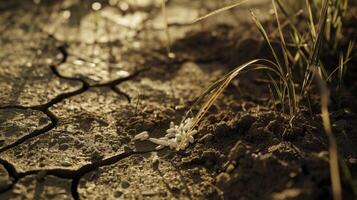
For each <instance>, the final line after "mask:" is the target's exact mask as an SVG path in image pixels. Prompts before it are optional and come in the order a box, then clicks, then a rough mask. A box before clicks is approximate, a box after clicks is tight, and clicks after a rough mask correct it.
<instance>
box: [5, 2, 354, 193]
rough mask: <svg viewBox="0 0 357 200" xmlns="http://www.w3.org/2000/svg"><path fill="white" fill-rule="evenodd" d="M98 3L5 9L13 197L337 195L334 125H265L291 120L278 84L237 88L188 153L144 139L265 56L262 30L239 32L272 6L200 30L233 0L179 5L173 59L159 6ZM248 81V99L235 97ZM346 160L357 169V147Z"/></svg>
mask: <svg viewBox="0 0 357 200" xmlns="http://www.w3.org/2000/svg"><path fill="white" fill-rule="evenodd" d="M35 2H36V1H35ZM99 2H101V3H102V9H101V10H99V11H93V10H92V9H91V8H90V7H91V5H92V3H93V2H92V1H82V2H80V1H78V0H64V1H58V2H57V1H53V2H52V1H42V2H40V4H36V3H33V2H32V1H20V0H15V1H2V2H1V3H0V10H1V12H0V23H1V24H2V26H1V27H0V35H1V36H0V37H1V38H0V44H1V47H0V48H1V49H0V91H1V95H0V199H238V197H239V198H240V199H306V198H308V199H317V198H324V197H326V196H329V195H330V190H329V181H328V180H329V174H328V162H327V155H326V140H325V138H324V135H323V133H322V132H321V131H317V130H316V128H315V129H314V127H313V126H311V128H310V126H306V127H304V129H303V130H302V128H301V130H300V129H299V130H295V131H293V132H292V133H291V134H290V135H288V136H280V135H279V134H280V132H281V131H279V130H273V132H274V131H275V132H274V133H273V132H272V130H266V129H265V128H266V127H267V126H268V125H267V124H271V123H270V122H269V119H272V118H273V119H276V120H275V122H276V124H278V123H279V120H280V118H279V117H275V116H274V114H272V113H271V112H270V111H269V110H268V109H267V108H265V107H263V106H259V104H261V103H262V102H267V97H266V96H264V95H261V94H263V93H264V91H265V93H266V90H265V89H262V88H261V87H259V84H260V83H259V81H254V79H253V80H252V79H247V80H245V79H244V78H243V79H242V81H241V82H233V84H232V85H231V86H230V87H229V88H228V90H230V91H231V92H227V93H226V94H225V95H224V96H223V97H222V99H224V101H219V102H217V104H216V105H215V106H214V107H213V108H212V109H211V110H210V114H209V116H208V117H207V119H205V120H204V121H203V122H202V125H201V126H200V128H199V134H198V138H197V140H198V142H197V143H195V144H192V145H190V147H189V148H188V149H187V150H185V151H180V152H175V151H171V150H167V149H164V150H161V151H155V150H154V148H155V146H154V145H153V144H151V143H149V142H145V141H132V139H133V137H134V136H135V134H137V133H140V132H141V131H149V133H150V136H151V137H160V136H163V135H164V132H165V130H166V128H167V127H168V126H169V123H170V121H174V122H175V123H178V122H179V121H180V120H181V119H182V116H183V115H184V114H185V112H186V111H187V110H188V109H189V107H190V105H192V103H193V102H194V99H195V98H196V97H197V96H199V94H200V93H201V92H202V91H203V89H204V88H206V87H207V86H208V85H209V84H210V83H211V82H213V81H214V80H216V79H217V78H218V77H220V76H221V75H222V74H224V73H225V72H227V71H228V70H229V68H228V67H225V66H234V65H235V64H239V63H242V62H244V61H245V60H247V59H250V58H252V57H254V56H255V52H243V53H241V54H239V55H236V56H233V58H232V55H234V54H235V53H237V52H241V51H242V49H244V47H245V46H246V45H252V46H256V47H257V52H258V51H259V49H260V47H261V42H260V41H259V40H256V39H251V38H254V35H255V36H256V35H257V34H256V33H252V32H249V31H246V32H244V31H243V32H242V33H241V32H239V31H242V30H244V29H245V28H247V26H248V25H247V23H249V22H248V21H249V20H248V19H247V17H245V16H246V15H247V13H248V10H247V8H248V7H253V8H255V9H256V12H257V14H258V15H259V16H260V17H262V18H264V17H266V15H267V14H265V13H268V12H267V11H268V10H269V7H268V6H267V5H268V4H267V1H262V0H261V1H254V2H253V3H249V4H247V5H244V6H242V7H241V8H237V9H235V12H227V13H222V14H221V15H220V17H215V18H213V19H211V20H208V21H206V22H204V23H201V24H197V25H190V24H189V22H191V21H192V20H193V19H195V18H196V17H198V16H200V15H202V14H203V13H207V12H208V11H209V10H212V9H215V8H219V7H221V6H222V5H224V4H225V3H227V4H228V3H231V1H222V2H221V1H219V2H217V1H214V0H209V1H204V3H202V2H203V1H202V2H200V1H189V0H183V1H168V3H167V12H168V13H169V25H170V32H171V34H172V40H173V50H174V52H175V54H176V57H175V58H174V59H168V58H167V56H166V53H165V45H164V44H165V39H166V38H165V33H164V31H163V25H162V17H161V13H160V9H161V8H160V1H156V0H140V1H129V0H123V1H109V2H110V3H109V4H108V3H107V1H99ZM183 10H184V11H185V12H183ZM182 13H185V14H182ZM237 13H238V14H237ZM232 27H240V28H238V30H235V29H233V28H232ZM238 33H239V34H238ZM237 34H238V36H237ZM232 38H236V39H237V38H240V39H238V40H232ZM255 38H257V37H255ZM237 41H238V42H237ZM227 48H229V49H231V52H226V53H225V52H224V51H226V50H225V49H227ZM257 80H258V79H257ZM238 85H239V88H240V89H239V93H240V94H239V95H238V94H237V93H236V92H232V91H237V87H238ZM237 111H239V112H237ZM258 112H261V113H262V114H259V115H257V113H258ZM237 113H238V114H237ZM355 119H356V118H355V116H354V115H351V116H350V117H349V118H348V119H344V120H347V121H348V120H350V121H353V120H355ZM301 120H303V119H301ZM316 126H318V125H316ZM298 128H299V127H298ZM277 129H279V127H278V128H277ZM354 130H356V129H354ZM302 132H306V133H304V134H303V133H302ZM312 132H314V134H312ZM355 134H356V133H355ZM284 137H285V138H288V139H287V140H286V139H281V138H284ZM296 138H298V139H296ZM304 138H305V139H306V138H308V140H306V141H304ZM354 144H356V141H355V140H352V141H350V144H349V145H346V149H349V147H352V146H353V145H354ZM347 152H348V151H347ZM347 155H348V157H350V158H351V159H350V160H351V163H352V164H353V162H355V160H353V159H354V158H355V157H356V151H355V150H351V151H350V152H348V153H347ZM157 158H159V159H158V160H157ZM352 158H353V159H352ZM352 164H351V165H352ZM353 166H355V165H353ZM272 171H279V173H272ZM272 180H273V184H272V183H271V182H272ZM321 184H322V186H321V187H319V185H321ZM233 186H234V187H233ZM234 188H239V189H237V191H233V192H232V190H234ZM254 188H255V190H254Z"/></svg>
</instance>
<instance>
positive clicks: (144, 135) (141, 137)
mask: <svg viewBox="0 0 357 200" xmlns="http://www.w3.org/2000/svg"><path fill="white" fill-rule="evenodd" d="M148 138H149V133H148V132H147V131H143V132H141V133H139V134H137V135H135V137H134V139H133V140H141V141H143V140H146V139H148Z"/></svg>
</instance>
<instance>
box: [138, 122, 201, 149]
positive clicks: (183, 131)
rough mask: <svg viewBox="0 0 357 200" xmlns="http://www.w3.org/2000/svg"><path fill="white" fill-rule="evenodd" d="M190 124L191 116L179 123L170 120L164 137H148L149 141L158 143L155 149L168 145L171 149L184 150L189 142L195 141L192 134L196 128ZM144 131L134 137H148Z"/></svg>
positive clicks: (195, 131)
mask: <svg viewBox="0 0 357 200" xmlns="http://www.w3.org/2000/svg"><path fill="white" fill-rule="evenodd" d="M192 125H193V121H192V118H187V119H185V120H184V121H183V122H182V123H181V124H179V125H175V123H174V122H170V127H169V128H168V129H167V130H166V135H165V136H164V137H161V138H149V141H150V142H152V143H155V144H157V145H158V146H157V147H156V148H155V149H156V150H160V149H162V148H164V147H170V148H171V149H176V150H177V151H179V150H184V149H186V148H187V147H188V145H189V144H190V143H193V142H194V141H195V138H194V137H193V136H194V135H195V134H196V133H197V130H194V129H193V127H192ZM144 132H145V131H144ZM144 132H143V133H140V134H138V135H136V136H135V138H138V139H140V140H146V139H148V135H146V134H144ZM146 133H147V132H146ZM135 138H134V139H135ZM143 138H145V139H143Z"/></svg>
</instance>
